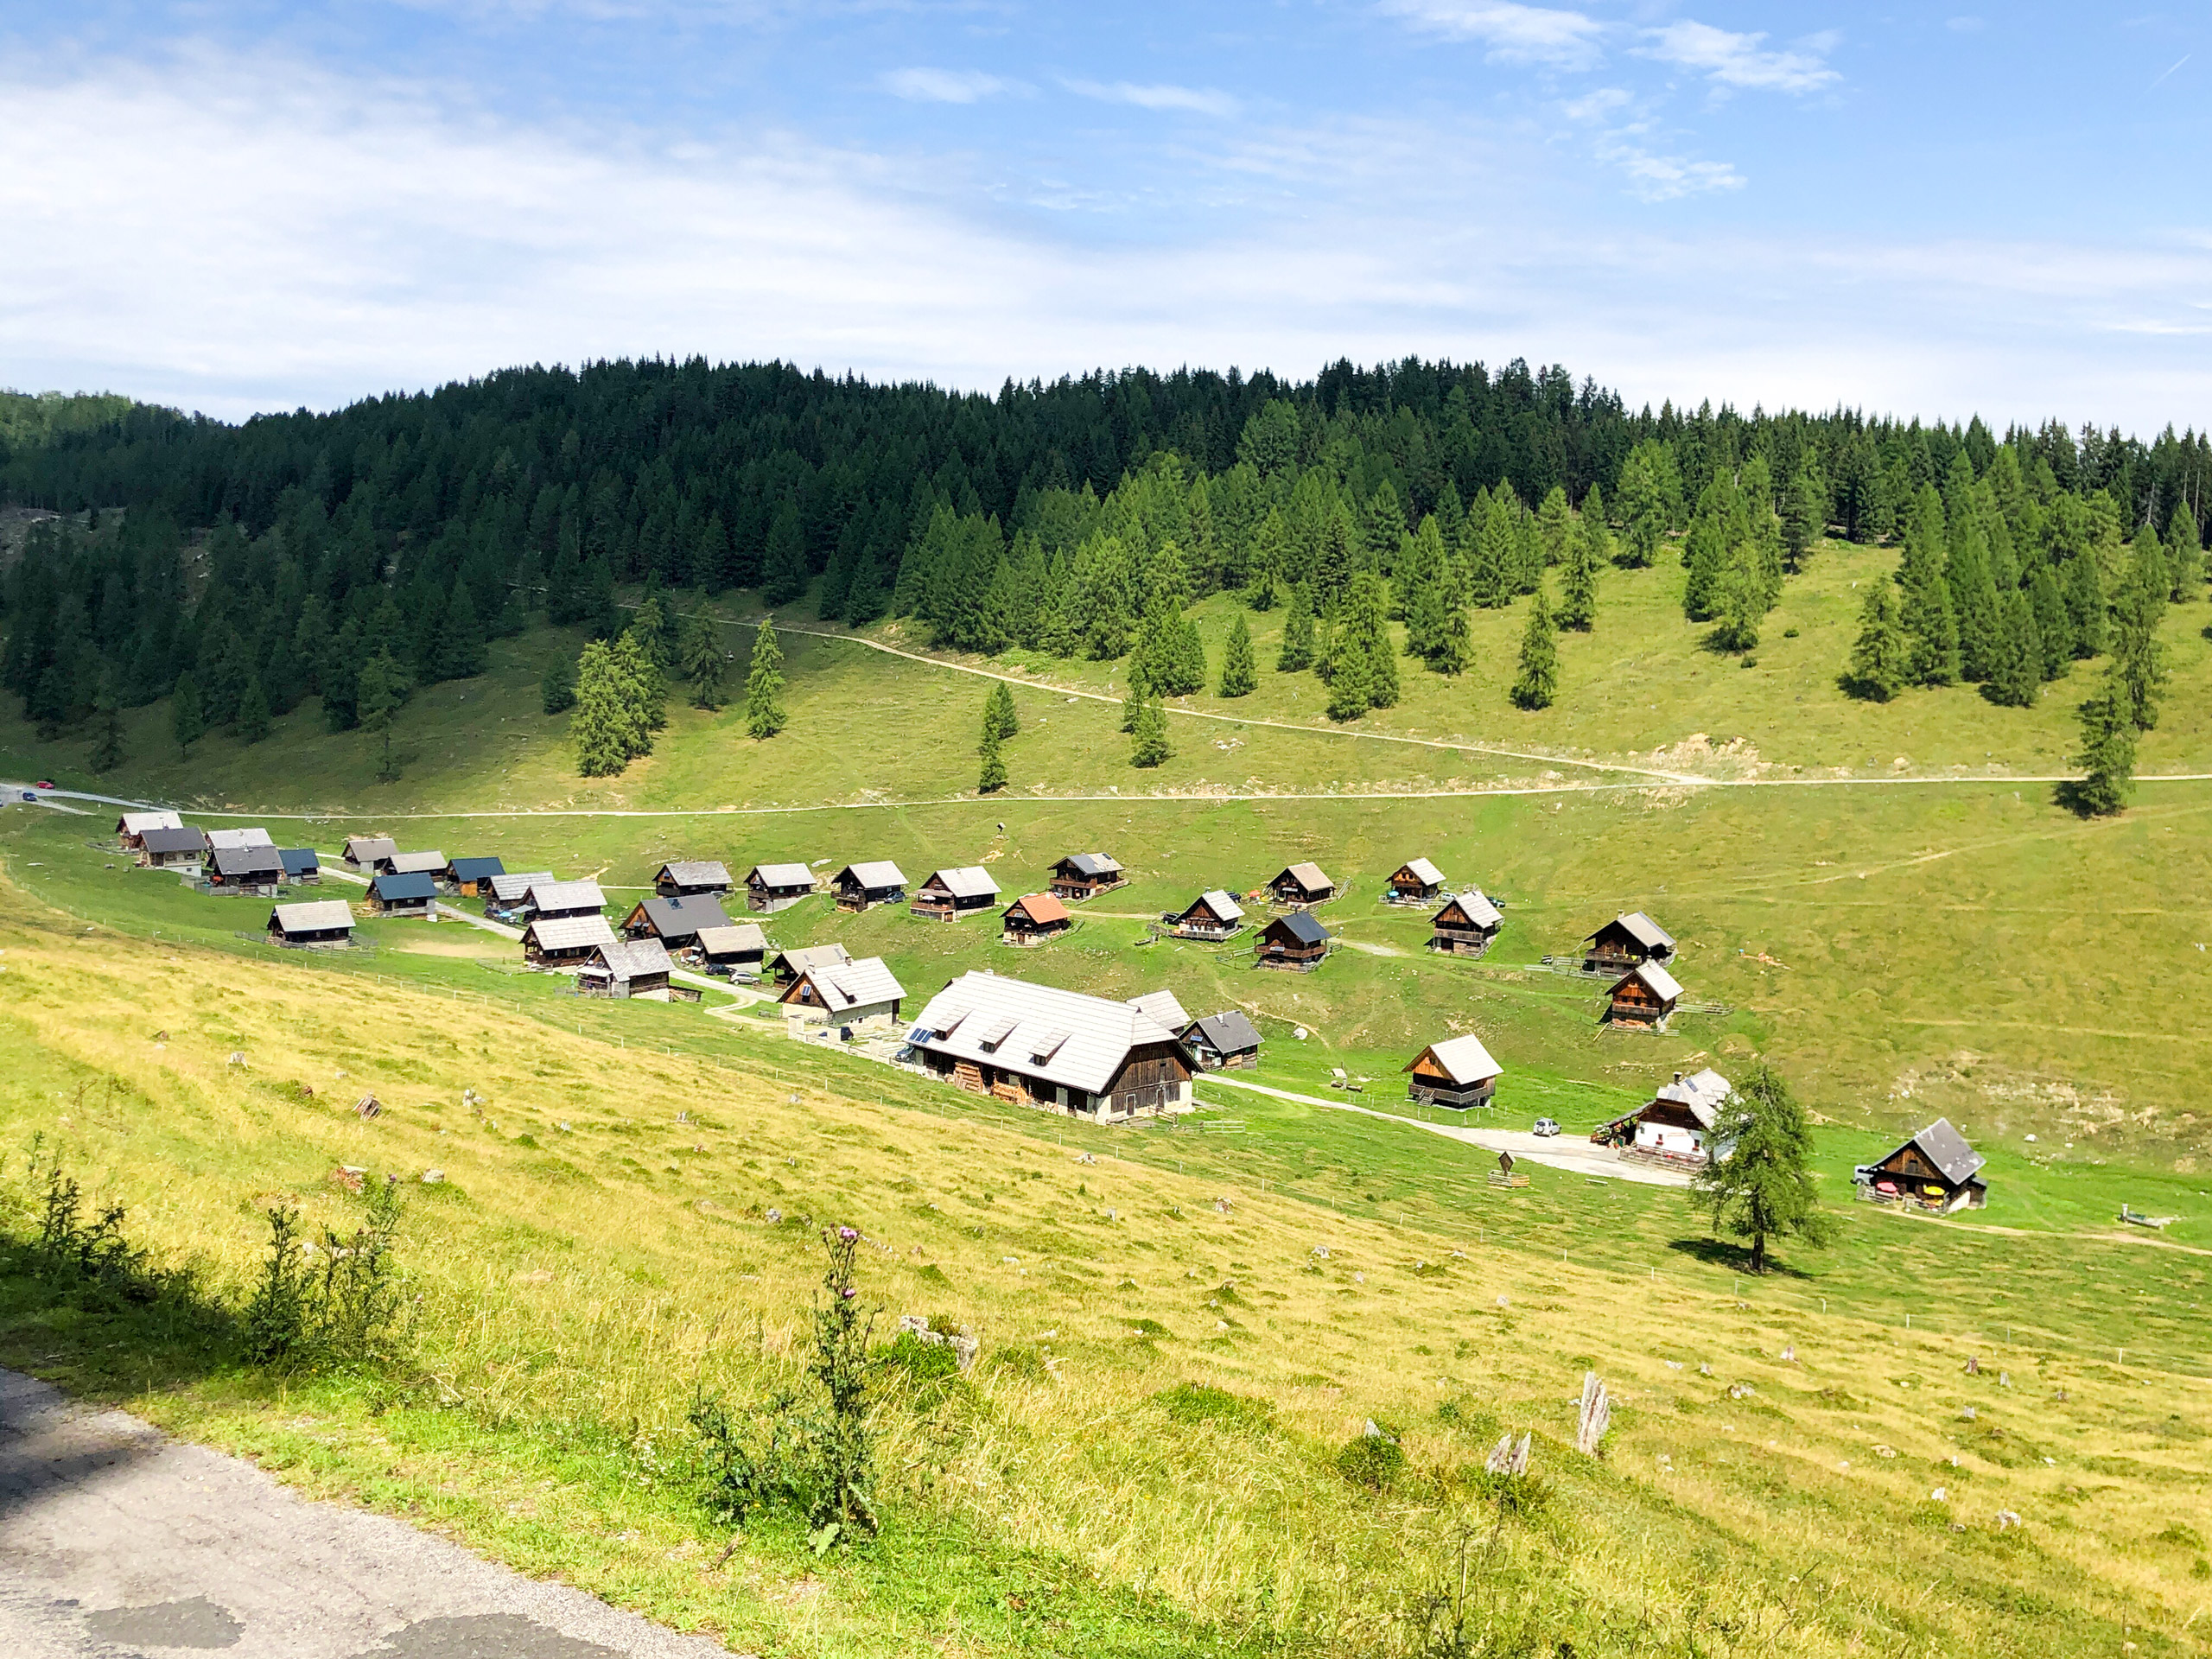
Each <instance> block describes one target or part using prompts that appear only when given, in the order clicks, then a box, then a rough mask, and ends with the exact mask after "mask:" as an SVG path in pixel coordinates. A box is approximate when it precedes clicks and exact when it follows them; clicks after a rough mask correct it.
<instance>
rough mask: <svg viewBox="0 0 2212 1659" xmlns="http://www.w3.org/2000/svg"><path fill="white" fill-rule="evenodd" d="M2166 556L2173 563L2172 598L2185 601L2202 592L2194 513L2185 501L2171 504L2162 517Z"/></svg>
mask: <svg viewBox="0 0 2212 1659" xmlns="http://www.w3.org/2000/svg"><path fill="white" fill-rule="evenodd" d="M2166 557H2167V562H2168V563H2171V565H2172V566H2173V573H2174V585H2173V598H2174V601H2175V602H2176V603H2177V604H2186V603H2187V602H2188V601H2190V600H2193V599H2195V598H2196V596H2197V595H2198V594H2201V593H2202V592H2203V591H2204V548H2203V545H2202V543H2201V542H2200V541H2199V539H2198V537H2197V533H2196V512H2194V511H2192V510H2191V509H2190V505H2189V503H2188V502H2186V501H2177V502H2175V503H2174V510H2173V512H2171V513H2169V514H2168V515H2167V517H2166Z"/></svg>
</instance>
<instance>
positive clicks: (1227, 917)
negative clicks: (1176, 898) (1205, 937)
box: [1183, 887, 1244, 922]
mask: <svg viewBox="0 0 2212 1659" xmlns="http://www.w3.org/2000/svg"><path fill="white" fill-rule="evenodd" d="M1200 905H1204V906H1205V907H1206V908H1207V909H1208V910H1210V911H1211V912H1213V913H1214V914H1215V915H1216V916H1217V917H1219V918H1221V919H1222V920H1223V921H1224V922H1241V921H1243V919H1244V906H1242V905H1240V904H1238V903H1237V902H1236V900H1235V899H1232V898H1230V896H1229V895H1228V894H1227V893H1224V892H1223V891H1222V890H1221V889H1220V888H1219V887H1208V888H1207V889H1206V890H1205V892H1204V893H1200V894H1199V895H1198V898H1197V899H1196V900H1195V901H1194V902H1193V903H1192V905H1191V906H1189V907H1188V908H1187V909H1185V911H1184V912H1183V913H1184V914H1185V916H1187V915H1189V914H1190V913H1191V912H1192V911H1193V910H1196V909H1197V908H1198V906H1200Z"/></svg>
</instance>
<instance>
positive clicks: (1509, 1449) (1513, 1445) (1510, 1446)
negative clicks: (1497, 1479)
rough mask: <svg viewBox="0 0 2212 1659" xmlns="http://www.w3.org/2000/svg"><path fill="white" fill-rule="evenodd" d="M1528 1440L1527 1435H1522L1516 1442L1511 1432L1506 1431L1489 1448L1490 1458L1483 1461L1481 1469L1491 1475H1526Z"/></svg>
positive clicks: (1527, 1467)
mask: <svg viewBox="0 0 2212 1659" xmlns="http://www.w3.org/2000/svg"><path fill="white" fill-rule="evenodd" d="M1529 1439H1530V1437H1529V1435H1527V1434H1523V1435H1522V1437H1521V1438H1520V1440H1518V1441H1516V1440H1514V1438H1513V1431H1512V1430H1510V1429H1508V1430H1507V1431H1506V1432H1505V1433H1503V1434H1502V1435H1500V1436H1499V1437H1498V1441H1497V1445H1496V1446H1492V1447H1491V1452H1490V1456H1489V1457H1488V1458H1487V1459H1484V1463H1483V1467H1484V1468H1485V1469H1487V1470H1489V1471H1490V1472H1491V1474H1493V1475H1525V1474H1527V1473H1528V1472H1529Z"/></svg>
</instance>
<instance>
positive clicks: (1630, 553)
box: [1618, 444, 1667, 568]
mask: <svg viewBox="0 0 2212 1659" xmlns="http://www.w3.org/2000/svg"><path fill="white" fill-rule="evenodd" d="M1618 493H1619V497H1620V503H1619V505H1620V514H1621V543H1620V554H1619V557H1620V561H1621V563H1624V564H1627V565H1630V566H1636V567H1639V568H1640V567H1643V566H1645V565H1649V564H1650V563H1653V561H1655V560H1656V559H1657V558H1658V556H1659V543H1660V540H1661V538H1662V537H1663V536H1664V535H1665V534H1666V531H1667V499H1666V495H1665V493H1664V489H1663V486H1662V480H1660V478H1659V476H1658V474H1657V472H1656V468H1655V467H1654V464H1653V461H1652V456H1651V446H1650V445H1649V444H1638V445H1637V447H1636V448H1634V449H1632V450H1630V452H1629V457H1628V461H1627V463H1626V464H1625V465H1624V466H1623V467H1622V468H1621V476H1620V485H1619V492H1618Z"/></svg>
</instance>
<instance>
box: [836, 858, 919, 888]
mask: <svg viewBox="0 0 2212 1659" xmlns="http://www.w3.org/2000/svg"><path fill="white" fill-rule="evenodd" d="M848 876H849V877H851V878H852V880H854V882H855V883H856V884H857V885H858V886H861V887H905V886H906V871H904V870H902V869H900V868H899V867H898V866H897V865H896V864H893V862H892V861H890V860H889V859H887V858H879V859H876V860H874V861H872V862H869V863H865V864H848V865H846V866H845V868H843V869H842V870H840V871H838V872H837V874H836V877H835V878H834V879H835V880H836V881H837V882H838V883H839V884H840V885H842V883H843V882H844V880H845V879H846V878H847V877H848Z"/></svg>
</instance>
